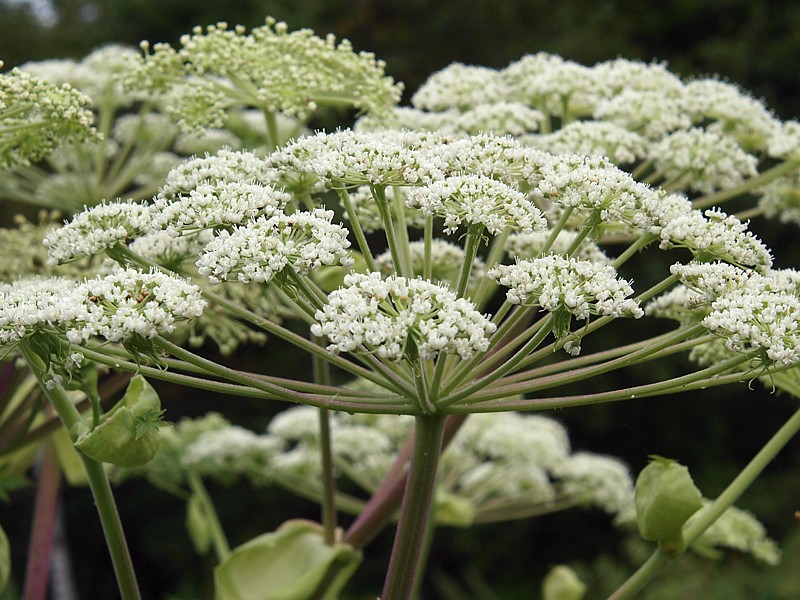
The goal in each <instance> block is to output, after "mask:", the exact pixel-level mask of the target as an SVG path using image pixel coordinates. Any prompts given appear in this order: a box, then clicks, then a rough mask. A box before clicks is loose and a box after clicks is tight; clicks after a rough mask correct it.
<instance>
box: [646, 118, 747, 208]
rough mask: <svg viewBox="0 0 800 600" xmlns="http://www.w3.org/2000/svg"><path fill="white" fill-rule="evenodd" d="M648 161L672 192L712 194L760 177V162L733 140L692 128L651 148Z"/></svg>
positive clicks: (674, 134)
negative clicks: (748, 179)
mask: <svg viewBox="0 0 800 600" xmlns="http://www.w3.org/2000/svg"><path fill="white" fill-rule="evenodd" d="M648 158H650V159H651V160H652V161H653V166H654V168H655V170H656V171H657V172H658V173H659V174H660V175H661V176H662V177H663V178H664V179H665V180H666V181H665V184H664V185H666V186H667V187H668V188H669V189H686V190H689V189H691V190H695V191H698V192H700V193H703V194H710V193H712V192H714V191H716V190H722V189H727V188H732V187H735V186H737V185H739V184H741V183H742V182H743V181H744V180H745V179H746V178H748V177H754V176H755V175H757V174H758V169H757V165H758V160H757V159H756V157H755V156H753V155H751V154H748V153H747V152H745V151H744V150H742V148H741V146H739V144H737V143H736V141H735V140H734V139H732V138H730V137H726V136H723V135H721V134H719V133H717V132H714V131H706V130H704V129H698V128H692V129H689V130H686V131H676V132H674V133H671V134H670V135H668V136H666V137H665V138H664V139H662V140H661V141H659V142H657V143H655V144H653V146H651V147H650V151H649V153H648Z"/></svg>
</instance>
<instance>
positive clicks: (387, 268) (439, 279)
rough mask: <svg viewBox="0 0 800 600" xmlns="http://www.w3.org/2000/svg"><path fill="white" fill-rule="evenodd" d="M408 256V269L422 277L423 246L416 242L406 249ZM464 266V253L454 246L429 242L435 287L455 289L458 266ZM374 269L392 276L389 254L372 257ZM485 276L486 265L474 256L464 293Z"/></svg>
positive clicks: (439, 242)
mask: <svg viewBox="0 0 800 600" xmlns="http://www.w3.org/2000/svg"><path fill="white" fill-rule="evenodd" d="M408 250H409V254H410V255H411V267H412V269H413V272H414V274H415V275H417V276H421V275H422V273H423V271H424V269H423V266H424V260H425V242H424V241H421V240H420V241H416V242H411V243H410V244H409V245H408ZM463 263H464V249H463V248H462V247H461V246H459V245H457V244H453V243H450V242H448V241H445V240H441V239H433V240H431V267H432V268H431V279H432V280H433V282H434V283H436V284H437V285H448V286H450V287H451V288H455V287H456V285H457V284H458V276H459V274H460V272H461V265H462V264H463ZM375 268H376V269H377V270H378V271H380V272H381V273H383V274H384V275H391V274H393V273H394V262H393V260H392V254H391V252H389V251H387V252H384V253H383V254H381V255H379V256H376V257H375ZM485 274H486V265H485V263H484V262H483V260H482V259H481V258H480V257H479V256H476V257H475V259H474V260H473V261H472V269H471V270H470V273H469V284H468V286H467V289H474V288H476V287H477V286H478V285H479V284H480V282H481V281H482V280H483V278H484V276H485Z"/></svg>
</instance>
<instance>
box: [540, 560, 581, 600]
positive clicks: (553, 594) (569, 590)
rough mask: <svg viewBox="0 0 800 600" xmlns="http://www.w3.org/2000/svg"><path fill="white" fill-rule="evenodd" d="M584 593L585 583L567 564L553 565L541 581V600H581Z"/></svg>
mask: <svg viewBox="0 0 800 600" xmlns="http://www.w3.org/2000/svg"><path fill="white" fill-rule="evenodd" d="M585 593H586V584H585V583H583V582H582V581H581V580H580V579H578V576H577V575H576V574H575V571H573V570H572V569H570V568H569V567H568V566H567V565H556V566H555V567H553V568H552V569H551V570H550V572H549V573H548V574H547V576H546V577H545V578H544V582H542V598H543V600H581V599H582V598H583V595H584V594H585Z"/></svg>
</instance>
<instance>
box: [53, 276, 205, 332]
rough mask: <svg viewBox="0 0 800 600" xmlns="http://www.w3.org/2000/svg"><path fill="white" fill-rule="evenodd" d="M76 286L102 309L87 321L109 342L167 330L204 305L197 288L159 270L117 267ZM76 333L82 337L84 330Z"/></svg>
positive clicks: (198, 311)
mask: <svg viewBox="0 0 800 600" xmlns="http://www.w3.org/2000/svg"><path fill="white" fill-rule="evenodd" d="M80 290H81V292H82V293H83V295H84V298H85V300H84V301H85V302H87V303H89V304H90V305H96V306H100V307H101V308H102V309H103V317H102V319H100V320H99V321H97V322H95V323H91V324H87V326H88V327H89V328H90V330H91V333H92V334H94V335H100V336H102V337H104V338H106V339H107V340H109V341H111V342H117V341H121V340H125V339H127V338H130V337H131V336H133V335H140V336H143V337H146V338H153V337H155V336H156V335H158V334H159V333H169V332H171V331H173V330H174V328H175V323H176V322H178V321H183V320H190V319H195V318H197V317H199V316H200V315H201V314H202V313H203V309H205V307H206V301H205V300H203V298H202V296H201V293H200V288H198V287H197V286H195V285H194V284H192V283H190V282H188V281H186V280H184V279H180V278H178V277H174V276H171V275H166V274H164V273H161V272H159V271H153V272H150V273H142V272H141V271H138V270H136V269H120V270H118V271H116V272H115V273H112V274H110V275H106V276H105V277H101V278H95V279H88V280H86V281H84V282H83V283H82V284H80ZM71 333H73V332H67V338H68V339H70V340H71V341H72V339H71V338H72V336H71ZM80 334H81V337H84V336H83V334H84V331H80Z"/></svg>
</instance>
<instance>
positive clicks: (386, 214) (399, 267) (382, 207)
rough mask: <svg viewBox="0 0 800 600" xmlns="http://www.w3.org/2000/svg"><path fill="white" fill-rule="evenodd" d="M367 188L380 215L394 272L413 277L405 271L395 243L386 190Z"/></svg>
mask: <svg viewBox="0 0 800 600" xmlns="http://www.w3.org/2000/svg"><path fill="white" fill-rule="evenodd" d="M369 187H370V190H371V191H372V197H373V198H374V199H375V205H376V206H377V207H378V212H379V213H380V214H381V221H382V222H383V230H384V233H385V234H386V241H387V242H388V244H389V253H390V254H391V255H392V263H393V264H394V272H395V273H397V274H398V275H400V276H402V277H413V274H412V273H410V272H409V271H407V270H406V269H407V268H406V265H405V263H404V261H403V256H402V253H401V251H400V246H399V244H398V242H397V236H396V235H395V225H394V222H393V219H392V213H391V210H390V209H389V202H388V200H387V199H386V188H385V187H384V186H378V185H370V186H369Z"/></svg>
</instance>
